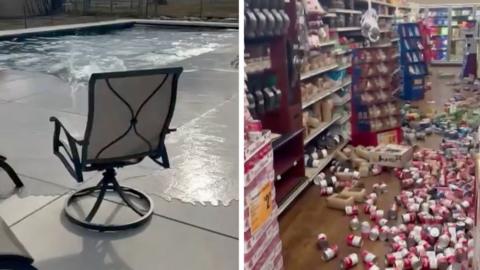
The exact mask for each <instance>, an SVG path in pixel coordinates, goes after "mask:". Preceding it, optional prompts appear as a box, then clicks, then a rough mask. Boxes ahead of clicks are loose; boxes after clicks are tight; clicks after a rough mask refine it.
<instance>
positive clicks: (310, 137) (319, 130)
mask: <svg viewBox="0 0 480 270" xmlns="http://www.w3.org/2000/svg"><path fill="white" fill-rule="evenodd" d="M340 118H341V117H339V116H335V117H333V119H332V121H330V122H328V123H325V124H323V125H322V126H320V127H319V128H317V129H315V130H314V131H313V132H312V133H311V134H310V135H308V137H307V138H306V139H305V140H304V141H303V144H304V145H307V144H308V143H309V142H311V141H312V140H313V139H315V138H316V137H318V135H320V134H322V133H323V132H324V131H325V130H327V129H328V128H329V127H331V126H333V124H335V123H336V122H337V121H338V120H339V119H340Z"/></svg>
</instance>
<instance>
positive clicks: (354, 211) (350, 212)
mask: <svg viewBox="0 0 480 270" xmlns="http://www.w3.org/2000/svg"><path fill="white" fill-rule="evenodd" d="M345 214H346V215H347V216H356V215H358V206H356V205H347V206H345Z"/></svg>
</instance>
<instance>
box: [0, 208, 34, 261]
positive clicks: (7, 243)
mask: <svg viewBox="0 0 480 270" xmlns="http://www.w3.org/2000/svg"><path fill="white" fill-rule="evenodd" d="M32 263H33V258H32V256H30V254H29V253H28V251H27V250H26V249H25V247H24V246H23V245H22V243H20V241H18V239H17V237H16V236H15V235H14V234H13V232H12V231H11V230H10V228H9V227H8V226H7V224H6V223H5V221H3V219H2V218H0V269H22V270H26V269H35V268H34V267H33V266H31V264H32Z"/></svg>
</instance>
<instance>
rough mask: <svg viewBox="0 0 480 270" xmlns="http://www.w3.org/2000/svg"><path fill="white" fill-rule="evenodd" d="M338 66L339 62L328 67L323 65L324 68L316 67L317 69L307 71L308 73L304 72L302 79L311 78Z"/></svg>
mask: <svg viewBox="0 0 480 270" xmlns="http://www.w3.org/2000/svg"><path fill="white" fill-rule="evenodd" d="M337 67H338V65H337V64H333V65H330V66H326V67H323V68H319V69H316V70H311V71H308V72H306V73H304V74H302V75H301V76H300V80H302V81H304V80H307V79H310V78H312V77H315V76H318V75H321V74H323V73H325V72H327V71H330V70H333V69H336V68H337Z"/></svg>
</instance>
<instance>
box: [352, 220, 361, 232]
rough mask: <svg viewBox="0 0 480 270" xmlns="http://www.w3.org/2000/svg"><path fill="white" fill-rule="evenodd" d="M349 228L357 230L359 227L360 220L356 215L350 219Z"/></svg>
mask: <svg viewBox="0 0 480 270" xmlns="http://www.w3.org/2000/svg"><path fill="white" fill-rule="evenodd" d="M350 229H351V230H352V231H358V230H359V229H360V220H358V217H357V216H354V217H353V218H352V220H350Z"/></svg>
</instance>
